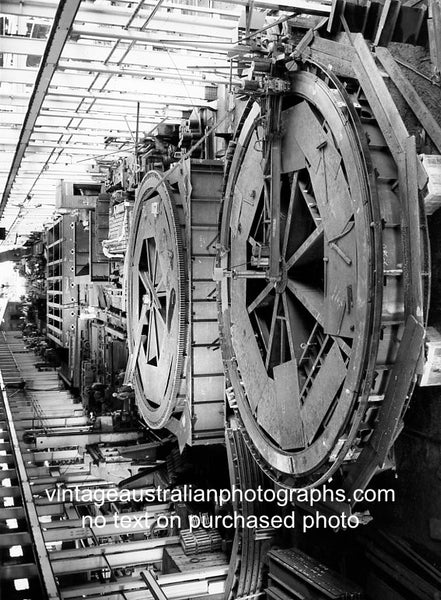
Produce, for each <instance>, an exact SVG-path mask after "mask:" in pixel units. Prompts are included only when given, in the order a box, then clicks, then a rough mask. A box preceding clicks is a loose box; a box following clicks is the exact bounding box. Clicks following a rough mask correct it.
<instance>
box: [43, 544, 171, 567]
mask: <svg viewBox="0 0 441 600" xmlns="http://www.w3.org/2000/svg"><path fill="white" fill-rule="evenodd" d="M178 545H179V537H178V536H170V537H165V538H156V539H154V540H142V541H140V542H127V543H124V544H106V545H105V546H94V547H88V548H76V549H73V550H59V551H56V552H51V563H52V568H53V570H54V573H55V574H56V575H67V574H69V573H84V572H88V571H96V570H98V569H108V568H109V566H110V567H111V568H112V569H117V568H122V567H128V566H132V565H133V566H134V565H144V564H153V563H157V562H161V561H162V555H163V552H164V548H165V547H166V546H178Z"/></svg>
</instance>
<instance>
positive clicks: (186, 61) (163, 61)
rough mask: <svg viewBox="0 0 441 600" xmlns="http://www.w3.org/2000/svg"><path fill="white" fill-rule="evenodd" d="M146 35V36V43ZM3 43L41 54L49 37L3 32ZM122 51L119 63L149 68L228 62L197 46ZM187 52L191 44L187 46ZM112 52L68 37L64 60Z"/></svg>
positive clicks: (15, 50)
mask: <svg viewBox="0 0 441 600" xmlns="http://www.w3.org/2000/svg"><path fill="white" fill-rule="evenodd" d="M145 40H146V36H144V38H143V43H145ZM170 44H171V46H174V45H178V44H179V38H178V39H177V40H176V41H174V42H173V41H169V42H168V43H167V45H168V46H169V45H170ZM0 47H1V48H2V50H3V52H8V53H11V54H16V55H18V56H20V55H23V56H27V55H29V54H33V55H38V56H41V55H42V54H43V52H44V47H45V40H43V39H37V38H23V37H19V36H12V35H3V36H0ZM118 50H119V52H118V51H116V52H114V53H113V54H112V63H115V64H119V63H121V64H127V65H130V66H137V67H139V68H141V67H143V66H145V65H146V64H148V65H149V68H161V67H162V68H164V67H175V68H179V69H183V70H185V69H187V68H188V67H189V66H191V65H195V64H197V65H198V67H199V68H200V69H203V68H205V69H207V71H210V72H212V71H213V69H215V68H216V67H217V66H224V65H225V60H217V61H216V59H215V58H212V57H203V56H200V52H196V49H195V50H194V54H193V55H192V54H180V53H178V52H173V54H172V55H170V53H169V52H163V51H155V52H152V51H151V50H150V49H142V48H139V46H136V49H135V48H134V49H132V50H130V52H129V53H128V54H126V53H127V48H124V47H121V48H118ZM185 50H186V52H187V47H185ZM108 54H109V48H107V47H106V46H98V45H96V44H84V43H81V44H79V43H77V42H72V41H68V42H67V43H66V45H65V47H64V51H63V60H82V61H87V62H90V61H91V60H92V61H94V62H98V63H104V61H106V59H107V57H108Z"/></svg>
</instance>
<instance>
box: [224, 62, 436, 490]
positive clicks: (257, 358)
mask: <svg viewBox="0 0 441 600" xmlns="http://www.w3.org/2000/svg"><path fill="white" fill-rule="evenodd" d="M296 69H297V70H295V71H293V72H290V73H287V74H286V75H285V81H288V82H289V87H290V89H289V92H287V93H284V94H277V93H273V94H271V93H270V94H266V95H262V97H261V98H256V97H254V98H251V99H250V100H249V102H248V104H247V106H246V108H245V110H244V112H243V115H242V118H241V121H240V124H239V126H238V128H237V131H236V134H235V137H234V139H233V141H232V143H231V147H230V153H229V160H228V164H227V168H226V189H225V195H224V202H223V207H222V216H221V229H220V244H219V245H220V250H219V253H218V262H217V267H218V270H219V271H221V272H222V279H221V283H220V290H219V311H220V312H219V319H220V328H221V341H222V350H223V357H224V364H225V368H226V373H227V377H228V380H229V384H230V385H231V389H230V391H229V396H230V400H231V406H232V408H234V410H235V412H236V414H237V416H238V417H239V419H240V422H241V424H242V432H243V435H244V437H245V439H246V441H247V443H248V444H249V446H250V449H251V451H252V453H253V454H254V456H255V457H256V459H257V460H258V462H259V463H260V464H261V466H262V468H263V469H264V470H265V471H266V472H267V474H268V475H270V476H271V477H272V478H273V479H274V480H275V481H277V482H278V484H279V485H286V486H295V487H300V486H302V487H307V486H315V485H319V484H320V483H323V482H324V481H326V480H327V479H328V478H329V477H330V476H331V475H332V474H333V473H335V472H337V471H339V472H341V469H340V468H341V467H342V466H344V465H345V466H347V467H348V469H347V471H349V473H351V475H350V476H349V479H351V480H352V483H353V484H355V483H356V482H357V483H358V484H359V485H360V487H363V485H366V483H367V481H368V480H369V478H370V477H371V476H372V474H373V473H374V472H375V471H376V469H378V468H381V467H382V466H383V464H384V463H385V462H386V458H387V452H388V450H389V448H390V445H391V443H392V442H393V440H394V439H395V436H396V434H397V429H398V424H399V422H400V418H401V416H402V412H403V410H404V408H405V406H406V403H407V397H408V394H409V392H410V390H411V387H412V385H413V382H414V375H415V370H416V367H417V362H418V357H419V355H420V351H421V342H422V336H423V327H422V324H423V321H424V315H425V311H426V308H425V307H426V305H427V294H426V291H425V290H426V287H427V286H425V285H424V284H423V279H422V276H421V273H427V272H428V267H427V260H428V259H427V256H428V250H427V240H426V238H425V236H424V216H423V212H422V211H420V210H419V208H418V205H417V206H416V212H417V216H416V222H417V225H416V229H414V230H412V229H411V227H410V223H412V222H413V223H414V224H415V219H414V220H413V221H412V218H414V217H412V218H411V217H409V211H408V208H407V204H408V202H407V201H408V198H407V197H406V191H405V190H404V187H402V180H400V178H401V173H399V169H398V165H397V164H396V163H395V161H394V159H393V157H392V155H391V152H390V150H389V147H388V144H387V142H386V141H385V138H384V136H383V133H382V131H381V129H380V127H379V124H378V122H377V118H376V115H375V114H374V112H373V110H372V108H371V106H370V105H369V103H368V101H367V98H366V96H365V94H364V92H363V89H362V88H361V87H360V85H359V83H358V82H357V81H356V80H351V79H348V80H346V81H345V86H343V85H342V83H341V82H340V81H339V80H338V79H337V78H335V77H334V76H333V75H332V74H331V73H330V72H327V71H326V70H325V69H324V68H323V67H321V66H319V65H318V64H314V63H312V62H305V63H303V64H302V65H301V67H298V66H297V67H296ZM409 157H410V158H409V160H414V161H415V164H416V159H417V157H416V154H415V152H413V154H412V153H410V155H409ZM421 231H422V232H423V234H422V235H421ZM420 235H421V242H420V241H418V240H419V237H420ZM411 236H414V237H413V239H411ZM415 236H416V240H417V252H416V251H415V247H416V246H415ZM412 245H413V246H412ZM411 246H412V248H413V255H412V256H411V252H410V248H411ZM415 261H416V262H415ZM412 263H413V265H412ZM416 273H417V275H416ZM381 432H382V433H381ZM357 459H358V464H357V466H356V467H355V465H356V463H357ZM351 469H352V471H351Z"/></svg>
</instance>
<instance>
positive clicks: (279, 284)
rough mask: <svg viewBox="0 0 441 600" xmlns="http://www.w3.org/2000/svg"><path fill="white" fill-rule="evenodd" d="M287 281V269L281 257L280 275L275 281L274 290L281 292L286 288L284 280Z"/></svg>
mask: <svg viewBox="0 0 441 600" xmlns="http://www.w3.org/2000/svg"><path fill="white" fill-rule="evenodd" d="M287 281H288V269H287V268H286V263H285V261H284V260H283V259H282V260H281V261H280V275H279V279H278V280H277V281H276V285H275V288H276V292H277V293H278V294H282V293H283V292H284V291H285V289H286V282H287Z"/></svg>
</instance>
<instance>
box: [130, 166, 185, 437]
mask: <svg viewBox="0 0 441 600" xmlns="http://www.w3.org/2000/svg"><path fill="white" fill-rule="evenodd" d="M128 260H129V270H128V290H127V292H128V328H127V330H128V343H129V351H130V354H131V361H132V363H133V367H132V368H133V379H132V381H133V387H134V390H135V394H136V398H137V402H138V406H139V409H140V411H141V414H142V416H143V418H144V419H145V421H146V423H147V424H148V425H149V426H150V427H152V428H154V429H159V428H161V427H164V425H165V424H166V423H167V422H168V420H169V419H170V416H171V415H172V414H173V411H174V409H175V407H176V404H177V395H178V392H179V387H180V374H181V372H182V368H183V355H184V352H185V343H186V334H185V326H184V324H185V310H186V309H185V307H186V301H185V298H186V294H185V285H186V273H185V265H184V258H183V250H182V239H181V228H180V225H179V222H178V218H177V213H176V207H175V204H174V200H173V194H172V193H170V191H169V188H168V185H167V184H166V183H165V182H164V181H162V175H161V174H160V173H157V172H155V171H151V172H149V173H147V175H146V176H145V177H144V179H143V181H142V183H141V185H140V187H139V190H138V194H137V199H136V202H135V206H134V211H133V224H132V233H131V236H130V240H129V248H128Z"/></svg>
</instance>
